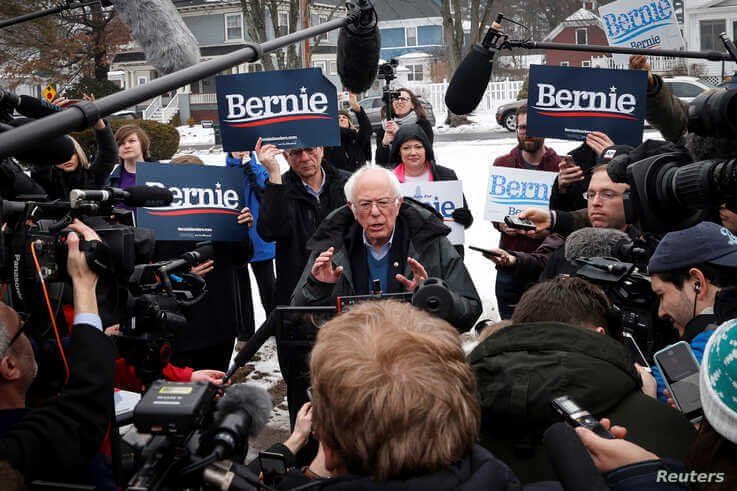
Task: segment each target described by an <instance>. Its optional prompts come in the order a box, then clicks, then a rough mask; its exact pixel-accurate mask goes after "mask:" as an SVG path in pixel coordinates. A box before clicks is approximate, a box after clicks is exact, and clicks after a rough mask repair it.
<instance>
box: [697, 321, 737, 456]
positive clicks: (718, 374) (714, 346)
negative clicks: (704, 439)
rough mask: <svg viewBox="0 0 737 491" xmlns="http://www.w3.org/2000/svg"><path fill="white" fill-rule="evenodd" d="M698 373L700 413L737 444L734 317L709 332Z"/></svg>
mask: <svg viewBox="0 0 737 491" xmlns="http://www.w3.org/2000/svg"><path fill="white" fill-rule="evenodd" d="M700 376H701V380H700V383H699V392H700V395H701V405H702V407H703V409H704V416H706V419H707V420H708V421H709V424H710V425H711V426H712V427H713V428H714V429H715V430H716V431H717V433H719V434H720V435H722V436H723V437H724V438H726V439H727V440H729V441H730V442H732V443H734V444H737V319H732V320H729V321H727V322H725V323H724V324H722V325H721V326H719V328H718V329H717V330H716V331H715V332H714V334H712V336H711V338H710V339H709V342H708V343H707V344H706V349H705V350H704V358H703V359H702V360H701V375H700Z"/></svg>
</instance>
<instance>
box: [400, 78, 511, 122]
mask: <svg viewBox="0 0 737 491" xmlns="http://www.w3.org/2000/svg"><path fill="white" fill-rule="evenodd" d="M523 83H524V82H523V81H522V80H509V79H506V80H502V81H499V82H489V86H488V87H487V88H486V92H484V97H483V99H481V103H480V104H479V105H478V107H477V108H476V111H475V112H477V113H484V112H495V111H496V108H497V107H499V106H501V105H502V104H506V103H507V102H511V101H514V100H516V99H517V94H519V91H520V89H521V88H522V84H523ZM408 88H410V89H411V90H412V91H413V92H414V93H416V94H418V95H420V96H422V98H423V99H425V100H426V101H427V102H429V103H430V104H432V108H433V111H434V112H435V114H436V115H438V114H447V112H448V108H447V107H446V106H445V92H446V91H447V90H448V82H447V81H444V82H441V83H432V84H413V83H410V84H408Z"/></svg>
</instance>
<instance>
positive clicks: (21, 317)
mask: <svg viewBox="0 0 737 491" xmlns="http://www.w3.org/2000/svg"><path fill="white" fill-rule="evenodd" d="M17 314H18V322H19V326H18V330H17V331H15V334H14V335H13V337H12V338H10V342H9V343H8V347H7V348H5V353H3V354H2V356H5V355H6V354H7V352H8V351H9V350H10V348H11V347H12V346H13V343H15V342H16V341H17V340H18V339H19V338H20V336H21V334H23V333H24V332H26V326H27V325H28V324H27V322H26V321H28V318H29V317H30V316H29V315H28V314H26V313H25V312H17Z"/></svg>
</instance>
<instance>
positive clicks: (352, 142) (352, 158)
mask: <svg viewBox="0 0 737 491" xmlns="http://www.w3.org/2000/svg"><path fill="white" fill-rule="evenodd" d="M349 102H350V106H351V111H353V112H354V113H355V114H356V118H357V119H358V129H356V128H355V127H354V126H353V121H351V115H350V113H349V112H348V111H346V110H344V109H341V110H340V111H338V126H340V146H339V147H325V158H326V159H327V161H328V162H330V163H331V164H332V165H333V167H337V168H338V169H343V170H344V171H348V172H351V173H353V172H355V171H356V170H357V169H358V168H359V167H362V166H363V165H364V164H365V163H366V161H367V160H369V159H370V158H371V121H369V118H368V116H366V112H365V111H364V110H363V108H362V107H361V105H360V104H359V103H358V100H357V99H356V94H353V93H351V94H350V96H349Z"/></svg>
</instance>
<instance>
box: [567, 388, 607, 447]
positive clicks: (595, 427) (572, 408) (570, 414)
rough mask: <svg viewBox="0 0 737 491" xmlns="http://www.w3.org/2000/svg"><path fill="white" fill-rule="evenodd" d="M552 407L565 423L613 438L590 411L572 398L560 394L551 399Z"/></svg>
mask: <svg viewBox="0 0 737 491" xmlns="http://www.w3.org/2000/svg"><path fill="white" fill-rule="evenodd" d="M552 404H553V408H554V409H555V410H556V411H557V412H558V414H560V415H561V416H563V419H565V421H566V423H568V424H569V425H571V426H573V427H574V428H575V427H577V426H582V427H584V428H586V429H588V430H591V431H593V432H594V433H596V434H597V435H599V436H600V437H602V438H606V439H608V440H614V438H615V437H614V435H612V434H611V433H609V431H607V430H606V429H605V428H604V427H603V426H602V425H601V423H599V421H598V420H597V419H596V418H594V417H593V416H592V415H591V413H590V412H588V411H586V410H585V409H582V408H581V406H579V405H578V404H576V402H574V400H573V399H571V398H570V397H568V396H560V397H556V398H555V399H553V402H552Z"/></svg>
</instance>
